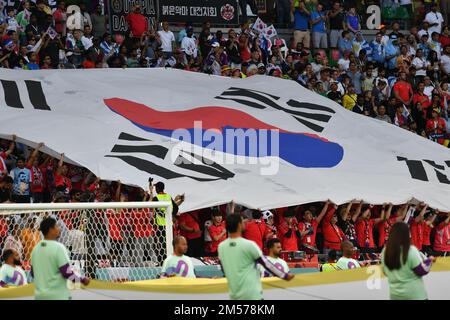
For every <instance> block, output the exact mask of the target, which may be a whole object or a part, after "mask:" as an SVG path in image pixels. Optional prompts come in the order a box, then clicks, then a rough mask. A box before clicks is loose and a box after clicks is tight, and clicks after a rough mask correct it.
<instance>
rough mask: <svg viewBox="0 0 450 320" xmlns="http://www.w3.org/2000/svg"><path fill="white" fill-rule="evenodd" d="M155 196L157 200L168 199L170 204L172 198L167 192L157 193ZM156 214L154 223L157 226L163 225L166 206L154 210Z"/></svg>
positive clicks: (164, 223)
mask: <svg viewBox="0 0 450 320" xmlns="http://www.w3.org/2000/svg"><path fill="white" fill-rule="evenodd" d="M156 198H158V201H168V202H170V206H172V198H171V197H170V195H168V194H167V193H158V194H157V195H156ZM155 214H156V224H157V225H158V226H165V225H166V215H165V214H166V208H158V209H157V210H155Z"/></svg>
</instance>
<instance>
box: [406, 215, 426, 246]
mask: <svg viewBox="0 0 450 320" xmlns="http://www.w3.org/2000/svg"><path fill="white" fill-rule="evenodd" d="M423 224H424V222H419V223H417V222H416V221H415V220H414V221H413V222H412V223H411V225H410V226H409V229H410V233H411V244H412V245H414V246H415V247H416V248H417V249H419V250H422V243H423Z"/></svg>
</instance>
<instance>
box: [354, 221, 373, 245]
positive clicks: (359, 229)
mask: <svg viewBox="0 0 450 320" xmlns="http://www.w3.org/2000/svg"><path fill="white" fill-rule="evenodd" d="M374 224H375V219H369V221H367V220H365V219H358V221H356V224H355V230H356V238H357V240H358V247H360V248H375V242H374V241H373V226H374Z"/></svg>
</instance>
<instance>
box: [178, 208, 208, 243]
mask: <svg viewBox="0 0 450 320" xmlns="http://www.w3.org/2000/svg"><path fill="white" fill-rule="evenodd" d="M198 222H199V219H198V211H192V212H185V213H183V214H181V215H180V216H179V218H178V225H182V224H183V225H185V226H186V227H188V228H193V229H194V230H196V231H199V230H200V225H199V224H198ZM180 235H182V236H183V237H185V238H186V239H189V240H192V239H197V238H200V237H201V236H202V234H201V233H193V232H186V231H184V230H182V229H181V228H180Z"/></svg>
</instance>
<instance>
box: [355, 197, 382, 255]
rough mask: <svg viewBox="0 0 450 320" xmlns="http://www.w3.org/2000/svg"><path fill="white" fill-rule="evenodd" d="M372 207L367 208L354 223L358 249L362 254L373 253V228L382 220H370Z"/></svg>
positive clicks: (374, 248)
mask: <svg viewBox="0 0 450 320" xmlns="http://www.w3.org/2000/svg"><path fill="white" fill-rule="evenodd" d="M372 208H373V205H370V206H369V207H367V209H366V210H364V212H363V213H362V214H361V217H359V218H358V221H357V222H356V225H355V229H356V237H357V239H358V247H359V249H360V250H361V252H363V253H374V252H375V250H376V247H375V241H374V240H373V227H374V226H375V225H377V224H378V223H379V222H380V221H382V218H381V217H380V218H375V219H371V218H370V217H371V215H372V213H371V209H372Z"/></svg>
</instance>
